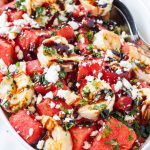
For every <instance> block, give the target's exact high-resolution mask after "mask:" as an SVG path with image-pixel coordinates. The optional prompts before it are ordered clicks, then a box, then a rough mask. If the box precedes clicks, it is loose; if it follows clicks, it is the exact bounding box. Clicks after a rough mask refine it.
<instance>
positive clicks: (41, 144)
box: [36, 140, 44, 150]
mask: <svg viewBox="0 0 150 150" xmlns="http://www.w3.org/2000/svg"><path fill="white" fill-rule="evenodd" d="M43 146H44V140H40V141H39V142H38V144H37V145H36V147H37V148H38V149H40V150H41V149H42V148H43Z"/></svg>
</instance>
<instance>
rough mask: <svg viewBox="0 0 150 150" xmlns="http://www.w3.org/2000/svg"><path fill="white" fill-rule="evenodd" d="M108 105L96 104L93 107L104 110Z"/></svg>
mask: <svg viewBox="0 0 150 150" xmlns="http://www.w3.org/2000/svg"><path fill="white" fill-rule="evenodd" d="M106 107H107V105H106V104H102V105H94V107H93V108H92V109H93V110H104V109H106Z"/></svg>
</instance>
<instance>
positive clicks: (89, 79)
mask: <svg viewBox="0 0 150 150" xmlns="http://www.w3.org/2000/svg"><path fill="white" fill-rule="evenodd" d="M85 79H86V80H87V81H89V82H90V81H93V80H94V76H86V77H85Z"/></svg>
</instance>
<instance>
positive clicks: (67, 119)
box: [64, 118, 72, 122]
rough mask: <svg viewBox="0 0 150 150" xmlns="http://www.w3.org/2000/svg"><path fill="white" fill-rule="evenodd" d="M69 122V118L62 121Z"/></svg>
mask: <svg viewBox="0 0 150 150" xmlns="http://www.w3.org/2000/svg"><path fill="white" fill-rule="evenodd" d="M70 121H72V119H71V118H65V120H64V122H70Z"/></svg>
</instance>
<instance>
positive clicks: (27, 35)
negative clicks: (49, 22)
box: [16, 29, 50, 57]
mask: <svg viewBox="0 0 150 150" xmlns="http://www.w3.org/2000/svg"><path fill="white" fill-rule="evenodd" d="M49 37H50V34H49V32H48V31H47V30H35V29H30V30H29V29H24V30H23V32H22V34H21V35H20V36H18V38H17V39H16V42H17V44H18V45H19V46H20V47H21V49H23V50H24V56H25V57H26V56H27V55H28V53H29V50H30V48H31V47H32V48H34V49H36V48H37V47H38V45H39V44H41V42H42V41H43V40H44V39H46V38H49Z"/></svg>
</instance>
